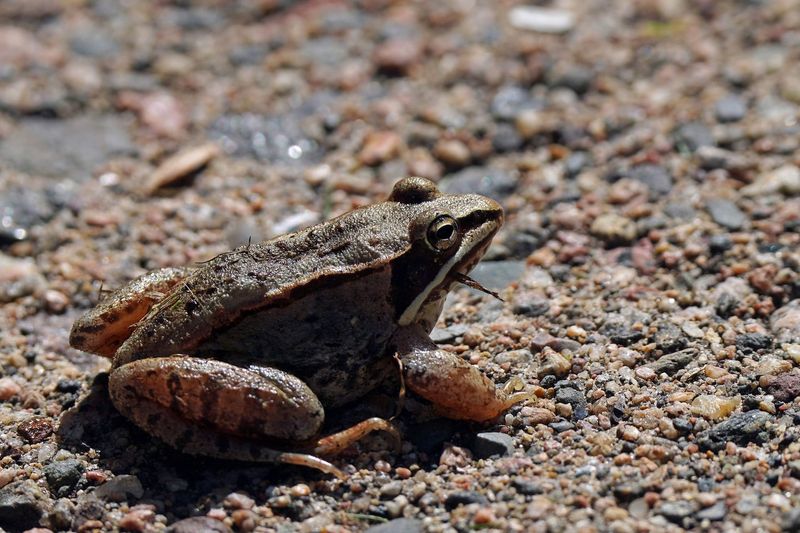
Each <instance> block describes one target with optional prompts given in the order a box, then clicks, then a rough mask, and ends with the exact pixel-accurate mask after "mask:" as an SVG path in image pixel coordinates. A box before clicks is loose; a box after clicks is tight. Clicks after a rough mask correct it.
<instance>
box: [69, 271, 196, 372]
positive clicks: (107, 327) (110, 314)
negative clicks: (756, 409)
mask: <svg viewBox="0 0 800 533" xmlns="http://www.w3.org/2000/svg"><path fill="white" fill-rule="evenodd" d="M190 272H191V270H190V269H188V268H162V269H159V270H154V271H153V272H149V273H147V274H145V275H144V276H141V277H139V278H136V279H135V280H133V281H131V282H130V283H129V284H128V285H126V286H125V287H123V288H122V289H120V290H118V291H115V292H113V293H111V294H112V296H111V297H109V298H106V299H105V300H103V301H102V302H100V304H98V305H97V307H95V308H94V309H92V310H91V311H89V312H88V313H86V314H85V315H83V316H81V317H80V318H78V320H76V321H75V324H74V325H73V326H72V331H71V332H70V335H69V343H70V345H71V346H72V347H73V348H78V349H79V350H83V351H85V352H90V353H94V354H97V355H102V356H104V357H113V355H114V353H115V352H116V351H117V348H119V347H120V346H121V345H122V343H123V342H125V340H126V339H127V338H128V337H129V336H130V334H131V326H133V325H134V324H136V323H137V322H139V320H141V319H142V318H143V317H144V316H145V315H146V314H147V313H148V312H149V311H150V309H151V308H152V307H153V305H154V304H156V303H157V302H158V301H159V300H160V299H161V298H162V297H163V295H164V294H166V293H168V292H169V291H170V289H172V287H174V286H175V285H176V284H178V283H179V282H180V281H182V280H183V279H185V278H186V277H187V276H188V275H189V273H190Z"/></svg>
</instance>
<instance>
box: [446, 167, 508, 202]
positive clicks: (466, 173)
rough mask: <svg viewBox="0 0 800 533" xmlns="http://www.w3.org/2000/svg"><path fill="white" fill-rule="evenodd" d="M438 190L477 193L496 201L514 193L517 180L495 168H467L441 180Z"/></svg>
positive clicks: (454, 192) (455, 192)
mask: <svg viewBox="0 0 800 533" xmlns="http://www.w3.org/2000/svg"><path fill="white" fill-rule="evenodd" d="M439 188H440V189H441V190H442V191H443V192H446V193H451V194H468V193H477V194H482V195H484V196H488V197H489V198H494V199H495V200H498V199H503V198H505V197H506V196H508V195H509V194H511V193H512V192H514V190H515V189H516V188H517V178H516V177H515V176H513V175H512V174H510V173H508V172H506V171H505V170H500V169H497V168H489V167H467V168H465V169H463V170H460V171H458V172H456V173H454V174H450V175H449V176H447V177H445V178H444V179H442V180H441V181H440V182H439Z"/></svg>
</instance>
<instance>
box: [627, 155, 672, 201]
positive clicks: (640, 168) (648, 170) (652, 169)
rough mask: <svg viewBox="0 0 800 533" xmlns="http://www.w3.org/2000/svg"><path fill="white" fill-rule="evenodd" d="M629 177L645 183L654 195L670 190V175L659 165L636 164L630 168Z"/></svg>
mask: <svg viewBox="0 0 800 533" xmlns="http://www.w3.org/2000/svg"><path fill="white" fill-rule="evenodd" d="M630 177H631V178H633V179H635V180H638V181H641V182H642V183H644V184H645V185H647V187H648V188H649V189H650V193H651V194H654V195H661V194H667V193H668V192H669V191H671V190H672V175H670V173H669V172H667V169H665V168H664V167H662V166H660V165H653V164H650V163H646V164H644V165H637V166H635V167H633V168H632V169H631V171H630Z"/></svg>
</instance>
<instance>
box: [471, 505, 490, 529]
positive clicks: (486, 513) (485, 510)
mask: <svg viewBox="0 0 800 533" xmlns="http://www.w3.org/2000/svg"><path fill="white" fill-rule="evenodd" d="M472 520H473V522H475V523H476V524H479V525H484V524H491V523H492V522H494V521H495V516H494V511H492V509H491V507H481V508H480V509H478V510H477V511H476V512H475V516H474V517H473V519H472Z"/></svg>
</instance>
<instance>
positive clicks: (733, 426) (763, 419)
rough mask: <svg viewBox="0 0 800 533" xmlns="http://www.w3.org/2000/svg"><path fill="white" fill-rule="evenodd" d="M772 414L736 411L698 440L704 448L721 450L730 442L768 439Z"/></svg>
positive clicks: (741, 442) (703, 433)
mask: <svg viewBox="0 0 800 533" xmlns="http://www.w3.org/2000/svg"><path fill="white" fill-rule="evenodd" d="M771 420H772V415H770V414H769V413H765V412H764V411H746V412H744V413H735V414H733V415H731V416H730V418H728V419H727V420H725V421H723V422H720V423H719V424H717V425H716V426H714V427H712V428H711V429H707V430H706V431H703V432H702V433H700V434H699V435H698V439H697V442H698V444H699V445H700V447H701V448H703V449H708V450H712V451H715V452H716V451H719V450H721V449H723V448H724V447H725V445H726V444H727V443H728V442H733V443H735V444H738V445H739V446H746V445H747V444H748V443H750V442H764V441H766V440H767V438H768V435H767V425H768V424H769V422H770V421H771Z"/></svg>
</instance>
